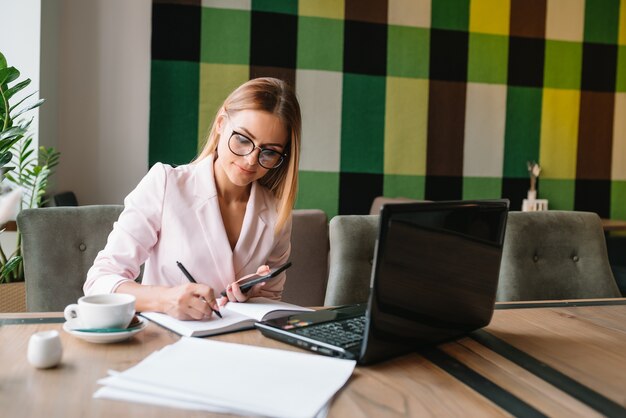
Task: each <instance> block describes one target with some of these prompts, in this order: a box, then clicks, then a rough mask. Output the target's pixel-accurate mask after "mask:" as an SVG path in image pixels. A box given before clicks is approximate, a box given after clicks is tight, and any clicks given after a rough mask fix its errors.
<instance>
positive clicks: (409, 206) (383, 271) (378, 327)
mask: <svg viewBox="0 0 626 418" xmlns="http://www.w3.org/2000/svg"><path fill="white" fill-rule="evenodd" d="M508 207H509V201H508V200H474V201H447V202H425V203H400V204H397V203H396V204H386V205H384V206H383V207H382V210H381V212H380V221H379V222H380V226H379V231H378V238H377V241H376V246H375V250H374V254H373V257H374V258H373V266H372V275H371V278H370V292H369V298H368V300H367V301H366V302H365V301H364V303H361V304H356V305H346V306H340V307H336V308H332V309H326V310H318V311H314V312H303V313H297V314H294V315H289V316H285V317H282V318H276V319H272V320H268V321H262V322H259V323H257V324H256V327H257V328H258V329H259V330H260V331H261V332H262V333H263V334H264V335H265V336H267V337H270V338H274V339H277V340H280V341H283V342H286V343H288V344H292V345H295V346H298V347H301V348H305V349H308V350H310V351H313V352H316V353H319V354H324V355H327V356H333V357H338V358H345V359H355V360H357V362H358V363H359V364H369V363H375V362H378V361H382V360H386V359H389V358H392V357H396V356H398V355H401V354H405V353H408V352H411V351H415V349H417V348H419V347H422V346H425V345H431V344H437V343H441V342H445V341H450V340H453V339H456V338H459V337H461V336H463V335H465V334H467V333H469V332H471V331H474V330H476V329H478V328H482V327H484V326H486V325H488V324H489V322H490V321H491V317H492V315H493V310H494V305H495V298H496V289H497V287H498V276H499V272H500V261H501V258H502V245H503V242H504V231H505V228H506V220H507V214H508Z"/></svg>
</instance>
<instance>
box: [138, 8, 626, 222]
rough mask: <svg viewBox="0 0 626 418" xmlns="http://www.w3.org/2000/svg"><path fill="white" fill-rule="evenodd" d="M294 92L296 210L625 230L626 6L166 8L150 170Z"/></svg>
mask: <svg viewBox="0 0 626 418" xmlns="http://www.w3.org/2000/svg"><path fill="white" fill-rule="evenodd" d="M258 76H274V77H279V78H282V79H285V80H287V81H289V82H290V83H292V84H293V85H294V86H295V88H296V91H297V94H298V97H299V99H300V102H301V106H302V110H303V138H302V141H303V144H302V158H301V161H300V167H301V181H300V187H299V194H298V201H297V207H299V208H322V209H324V210H325V211H326V212H327V213H328V215H329V216H333V215H335V214H339V213H341V214H348V213H366V212H367V211H368V210H369V205H370V203H371V201H372V200H373V198H374V197H375V196H378V195H386V196H404V197H411V198H417V199H431V200H441V199H468V198H496V197H508V198H509V199H511V201H512V208H514V209H515V208H519V207H520V205H521V200H522V199H523V198H524V196H525V195H526V191H527V189H528V186H529V181H528V173H527V170H526V162H527V161H529V160H536V161H539V163H540V164H541V166H542V168H543V170H542V173H541V177H540V181H539V186H538V187H539V197H541V198H546V199H549V200H550V208H552V209H576V210H590V211H594V212H597V213H599V214H600V215H601V216H603V217H612V218H621V219H626V0H586V1H583V0H534V1H528V0H436V1H429V0H389V1H374V0H368V1H356V0H354V1H351V0H347V1H331V0H300V1H287V0H280V1H277V0H252V1H250V0H231V1H225V0H204V1H199V0H180V1H163V0H161V1H157V0H155V1H154V4H153V37H152V79H151V115H150V149H149V160H150V164H153V163H155V162H157V161H163V162H168V163H173V164H181V163H186V162H189V161H190V160H191V159H193V157H194V156H195V155H196V153H197V151H198V150H199V149H200V148H201V147H202V145H203V142H204V138H205V136H206V133H207V130H208V128H209V126H210V124H211V121H212V118H213V116H214V114H215V112H216V110H217V108H218V106H219V105H220V104H221V103H222V101H223V100H224V98H225V97H226V95H227V94H228V93H229V92H230V91H232V90H233V89H234V88H235V87H237V86H238V85H240V84H241V83H243V82H244V81H246V80H248V79H250V78H252V77H258Z"/></svg>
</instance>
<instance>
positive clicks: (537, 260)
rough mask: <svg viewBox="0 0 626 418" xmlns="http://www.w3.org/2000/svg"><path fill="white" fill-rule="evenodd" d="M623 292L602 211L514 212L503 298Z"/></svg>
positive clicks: (578, 296)
mask: <svg viewBox="0 0 626 418" xmlns="http://www.w3.org/2000/svg"><path fill="white" fill-rule="evenodd" d="M619 296H620V293H619V290H618V288H617V285H616V283H615V279H614V278H613V274H612V273H611V268H610V266H609V262H608V258H607V251H606V243H605V238H604V233H603V230H602V225H601V223H600V218H599V217H598V215H597V214H595V213H590V212H572V211H543V212H510V213H509V217H508V222H507V229H506V235H505V239H504V249H503V254H502V264H501V267H500V280H499V284H498V292H497V300H498V301H518V300H550V299H581V298H610V297H619Z"/></svg>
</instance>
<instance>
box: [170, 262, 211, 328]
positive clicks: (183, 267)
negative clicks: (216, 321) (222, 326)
mask: <svg viewBox="0 0 626 418" xmlns="http://www.w3.org/2000/svg"><path fill="white" fill-rule="evenodd" d="M176 265H177V266H178V268H179V269H180V271H182V272H183V274H184V275H185V277H186V278H187V280H189V281H190V282H191V283H198V282H197V281H196V279H194V278H193V276H192V275H191V273H189V272H188V271H187V269H186V268H185V266H183V263H181V262H180V261H177V262H176ZM209 307H210V306H209ZM211 310H212V311H213V313H214V314H215V315H217V316H219V317H220V318H221V317H222V314H221V313H220V311H217V310H215V309H213V308H211Z"/></svg>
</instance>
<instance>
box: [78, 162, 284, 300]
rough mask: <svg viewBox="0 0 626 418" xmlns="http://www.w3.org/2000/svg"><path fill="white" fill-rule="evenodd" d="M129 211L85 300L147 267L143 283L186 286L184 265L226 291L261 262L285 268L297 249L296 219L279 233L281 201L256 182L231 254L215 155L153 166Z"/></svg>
mask: <svg viewBox="0 0 626 418" xmlns="http://www.w3.org/2000/svg"><path fill="white" fill-rule="evenodd" d="M124 206H125V207H124V211H123V212H122V214H121V215H120V217H119V219H118V220H117V222H115V224H114V226H113V231H112V232H111V234H110V235H109V238H108V241H107V244H106V246H105V248H104V249H103V250H102V251H100V253H98V256H97V257H96V259H95V261H94V264H93V266H92V267H91V269H89V272H88V273H87V280H86V281H85V285H84V286H83V290H84V292H85V294H86V295H91V294H98V293H110V292H113V291H115V289H116V288H117V286H119V285H120V284H121V283H122V282H124V281H131V280H134V278H135V277H137V275H138V274H139V268H140V266H141V264H142V263H144V262H145V269H144V274H143V282H142V283H143V284H146V285H162V286H175V285H179V284H183V283H188V281H187V279H186V278H185V276H184V275H183V273H182V272H181V271H180V270H179V269H178V267H177V266H176V261H180V262H181V263H183V264H184V265H185V267H187V270H189V272H190V273H191V275H192V276H193V277H194V278H195V279H196V281H198V283H206V284H207V285H209V286H211V287H212V288H213V290H214V291H215V292H216V295H217V294H218V293H219V292H221V291H222V290H223V289H224V288H225V287H226V286H227V285H228V284H229V283H231V282H233V281H234V280H236V279H237V278H239V277H241V276H244V275H246V274H251V273H254V272H255V271H256V270H257V268H258V267H259V266H260V265H263V264H268V265H269V266H270V267H273V266H276V265H279V264H282V263H284V262H286V261H287V260H288V258H289V254H290V252H291V243H290V238H291V220H289V221H288V222H287V224H286V225H285V227H284V228H283V230H282V231H281V232H280V233H279V234H275V233H274V229H275V226H276V221H277V211H276V200H275V198H274V197H273V195H272V194H271V193H270V192H269V191H268V190H267V189H266V188H264V187H263V186H260V185H259V184H257V183H256V182H255V183H253V184H252V190H251V194H250V199H249V200H248V205H247V207H246V213H245V216H244V220H243V225H242V229H241V234H240V236H239V240H238V241H237V244H236V246H235V249H234V250H231V248H230V244H229V242H228V237H227V235H226V230H225V228H224V223H223V221H222V216H221V213H220V208H219V203H218V199H217V190H216V188H215V179H214V176H213V158H212V157H210V156H209V157H208V158H205V159H204V160H201V161H200V162H198V163H196V164H188V165H182V166H179V167H176V168H172V167H170V166H168V165H164V164H160V163H159V164H155V165H154V167H152V169H151V170H150V171H149V172H148V174H147V175H146V176H145V177H144V178H143V179H142V180H141V182H140V183H139V185H137V187H136V188H135V190H133V191H132V192H131V193H130V194H129V195H128V196H127V197H126V199H125V200H124ZM285 279H286V274H285V273H282V274H281V275H280V276H279V277H277V278H275V279H273V280H272V281H270V282H268V283H267V284H266V285H265V288H264V292H263V296H266V297H270V298H273V299H279V298H280V297H281V294H282V290H283V286H284V283H285Z"/></svg>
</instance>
